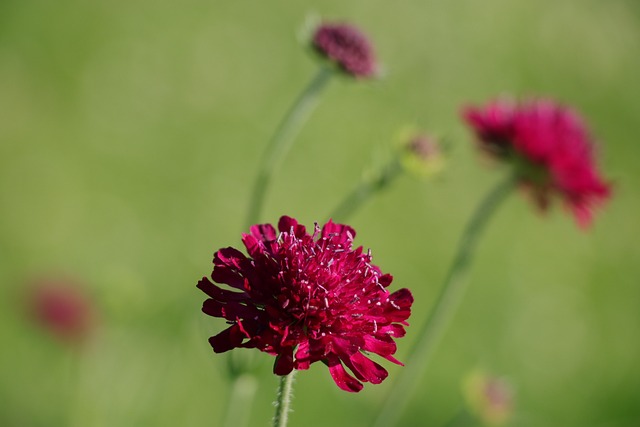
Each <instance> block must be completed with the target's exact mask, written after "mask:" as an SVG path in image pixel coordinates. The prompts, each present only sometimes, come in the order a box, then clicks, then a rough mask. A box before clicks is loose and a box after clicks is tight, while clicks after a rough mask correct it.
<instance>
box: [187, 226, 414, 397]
mask: <svg viewBox="0 0 640 427" xmlns="http://www.w3.org/2000/svg"><path fill="white" fill-rule="evenodd" d="M354 237H355V231H354V230H353V229H352V228H351V227H349V226H347V225H341V224H335V223H333V222H332V221H329V222H328V223H326V224H325V225H324V226H323V227H322V229H320V228H319V227H318V226H317V225H316V227H315V229H314V232H313V234H312V235H310V234H308V233H307V231H306V229H305V227H304V226H302V225H300V224H298V222H297V221H296V220H295V219H293V218H290V217H287V216H283V217H282V218H280V221H279V223H278V232H276V230H275V228H274V227H273V226H272V225H270V224H261V225H254V226H253V227H251V233H250V234H244V235H243V237H242V241H243V243H244V245H245V247H246V249H247V252H248V254H249V256H248V257H247V256H245V255H244V254H243V253H242V252H240V251H238V250H237V249H234V248H225V249H220V250H219V251H217V252H216V253H215V255H214V258H213V264H214V268H213V273H212V274H211V279H212V280H213V282H217V283H222V284H226V285H227V286H229V287H231V288H234V290H237V291H238V292H234V291H231V290H228V289H222V288H220V287H218V286H217V285H215V284H214V283H213V282H212V281H210V280H209V279H208V278H206V277H204V278H203V279H202V280H200V282H199V283H198V288H200V289H201V290H202V291H204V292H205V293H206V294H207V295H208V296H209V299H207V300H206V301H205V302H204V304H203V307H202V311H203V312H204V313H206V314H208V315H210V316H214V317H223V318H225V319H226V320H227V321H228V323H229V324H230V326H229V327H228V328H227V329H225V330H223V331H222V332H220V333H219V334H217V335H215V336H213V337H211V338H210V339H209V343H210V344H211V346H212V347H213V350H214V351H215V352H216V353H221V352H225V351H228V350H231V349H233V348H237V347H245V348H257V349H258V350H260V351H264V352H266V353H269V354H271V355H274V356H276V360H275V363H274V368H273V369H274V373H276V374H277V375H286V374H288V373H290V372H291V371H292V370H293V369H300V370H302V369H308V368H309V365H310V364H311V363H313V362H317V361H322V362H324V363H325V364H326V365H327V366H328V367H329V372H330V374H331V376H332V377H333V379H334V381H335V382H336V384H337V385H338V387H340V388H341V389H343V390H346V391H352V392H357V391H360V390H361V389H362V383H361V382H371V383H374V384H377V383H380V382H382V381H383V380H384V379H385V378H386V377H387V371H386V370H385V369H384V368H383V367H382V366H380V365H379V364H378V363H376V362H374V361H372V360H371V359H369V358H368V357H367V356H366V355H365V353H363V352H368V353H375V354H378V355H380V356H382V357H384V358H385V359H387V360H390V361H391V362H394V363H397V364H401V363H400V362H398V361H397V360H396V359H395V358H394V357H393V354H394V353H395V352H396V344H395V342H394V338H399V337H402V336H404V334H405V329H404V325H407V323H406V320H407V318H408V317H409V315H410V314H411V304H412V303H413V297H412V296H411V292H409V290H408V289H400V290H397V291H395V292H394V293H390V292H389V291H387V289H386V288H387V287H388V286H389V285H390V284H391V281H392V277H391V275H389V274H383V273H382V272H381V271H380V269H379V268H378V267H377V266H375V265H373V264H371V254H370V253H365V252H363V250H362V247H358V248H356V249H353V248H352V242H353V238H354ZM345 366H346V367H348V368H349V369H350V370H351V372H352V373H353V375H354V376H355V378H354V376H352V375H350V374H349V373H348V372H347V371H346V370H345Z"/></svg>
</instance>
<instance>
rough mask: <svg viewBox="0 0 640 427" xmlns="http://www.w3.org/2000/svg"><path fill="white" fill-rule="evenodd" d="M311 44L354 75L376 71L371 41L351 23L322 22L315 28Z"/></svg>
mask: <svg viewBox="0 0 640 427" xmlns="http://www.w3.org/2000/svg"><path fill="white" fill-rule="evenodd" d="M312 44H313V47H314V48H315V50H316V51H317V52H319V53H320V54H321V55H323V56H325V57H327V58H329V59H330V60H332V61H335V62H336V63H337V64H338V66H339V67H340V68H341V69H342V70H343V71H344V72H346V73H347V74H350V75H352V76H354V77H371V76H373V75H374V74H375V73H376V71H377V66H376V58H375V54H374V52H373V47H372V46H371V43H370V42H369V40H368V39H367V37H366V36H365V35H364V34H363V33H361V32H360V31H359V30H358V29H357V28H355V27H353V26H351V25H348V24H329V23H324V24H322V25H320V26H319V27H318V28H317V29H316V32H315V34H314V35H313V40H312Z"/></svg>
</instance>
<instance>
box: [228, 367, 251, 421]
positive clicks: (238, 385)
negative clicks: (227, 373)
mask: <svg viewBox="0 0 640 427" xmlns="http://www.w3.org/2000/svg"><path fill="white" fill-rule="evenodd" d="M257 388H258V382H257V380H256V378H255V377H254V376H253V375H251V374H242V375H238V376H235V377H234V379H233V384H232V386H231V396H230V397H229V403H228V406H227V409H226V418H225V420H224V424H222V425H223V426H225V427H245V426H248V425H249V421H250V419H249V417H250V416H251V411H249V410H247V408H251V407H252V405H253V398H254V397H255V394H256V390H257Z"/></svg>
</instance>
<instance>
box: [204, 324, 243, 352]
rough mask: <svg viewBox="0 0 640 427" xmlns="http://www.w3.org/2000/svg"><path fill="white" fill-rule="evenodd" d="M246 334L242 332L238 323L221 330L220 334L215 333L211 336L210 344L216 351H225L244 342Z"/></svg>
mask: <svg viewBox="0 0 640 427" xmlns="http://www.w3.org/2000/svg"><path fill="white" fill-rule="evenodd" d="M244 338H245V335H244V334H243V333H242V331H241V330H240V328H239V327H238V325H232V326H231V327H229V328H227V329H225V330H224V331H222V332H220V333H219V334H218V335H214V336H212V337H211V338H209V344H211V347H213V351H215V352H216V353H224V352H225V351H229V350H231V349H234V348H236V347H239V346H240V345H241V344H242V340H243V339H244Z"/></svg>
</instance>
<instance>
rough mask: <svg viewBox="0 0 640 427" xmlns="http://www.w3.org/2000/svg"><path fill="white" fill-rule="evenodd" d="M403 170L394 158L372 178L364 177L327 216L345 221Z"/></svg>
mask: <svg viewBox="0 0 640 427" xmlns="http://www.w3.org/2000/svg"><path fill="white" fill-rule="evenodd" d="M402 171H403V168H402V165H401V164H400V162H399V161H398V159H397V158H394V159H393V160H392V161H391V162H390V163H389V164H388V165H387V166H386V167H385V168H384V169H383V170H382V171H381V172H380V174H378V175H377V176H376V177H375V178H374V179H365V180H362V181H361V182H360V184H359V185H358V186H357V187H356V188H354V189H353V191H351V193H349V194H347V196H346V197H345V198H344V199H342V202H340V204H339V205H338V207H337V208H336V209H334V210H333V212H332V213H331V215H330V216H329V218H331V219H333V220H334V221H340V222H342V221H346V219H347V218H348V217H350V216H351V215H352V214H353V213H354V212H355V211H357V210H358V209H359V208H360V207H361V206H362V205H363V204H364V202H366V201H367V199H369V197H371V195H372V194H374V193H375V192H377V191H380V190H382V189H384V188H386V187H388V186H389V185H390V184H391V183H392V182H393V181H394V180H395V179H396V178H397V177H398V176H399V175H400V173H401V172H402Z"/></svg>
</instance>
